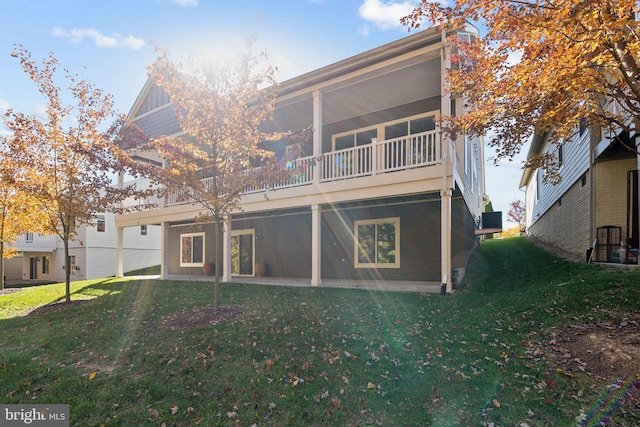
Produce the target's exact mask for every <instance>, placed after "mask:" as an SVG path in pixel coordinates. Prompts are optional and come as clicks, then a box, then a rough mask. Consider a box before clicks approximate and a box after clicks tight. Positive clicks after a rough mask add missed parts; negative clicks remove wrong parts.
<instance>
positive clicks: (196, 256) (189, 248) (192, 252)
mask: <svg viewBox="0 0 640 427" xmlns="http://www.w3.org/2000/svg"><path fill="white" fill-rule="evenodd" d="M203 262H204V233H189V234H181V235H180V267H202V264H203Z"/></svg>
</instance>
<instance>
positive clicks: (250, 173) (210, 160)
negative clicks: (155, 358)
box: [150, 51, 292, 308]
mask: <svg viewBox="0 0 640 427" xmlns="http://www.w3.org/2000/svg"><path fill="white" fill-rule="evenodd" d="M260 59H261V56H256V55H254V54H252V53H251V52H250V51H249V53H246V54H245V55H241V56H239V57H237V58H236V62H235V63H233V62H227V63H226V64H225V65H222V66H216V65H209V66H207V65H204V64H203V63H202V62H195V61H192V62H191V63H190V64H188V65H185V64H183V63H181V62H177V61H171V60H169V58H168V55H167V54H166V52H165V55H164V56H163V57H162V58H160V59H159V60H158V61H156V63H154V64H153V65H152V66H151V67H150V70H151V71H150V75H151V78H152V79H153V81H154V83H155V84H156V85H157V86H159V87H160V88H162V89H163V90H164V91H165V92H166V93H167V94H168V95H169V98H170V100H171V102H172V104H173V106H174V110H175V113H176V115H177V118H178V122H179V124H180V127H181V129H182V131H183V134H182V135H181V136H162V137H159V138H155V139H153V140H152V141H151V146H152V147H151V148H153V149H155V150H157V151H158V153H159V154H160V156H161V157H162V158H163V159H165V163H166V168H164V169H163V170H161V171H160V176H156V177H155V179H158V178H163V181H162V182H161V184H162V185H163V186H164V187H165V188H166V189H167V190H168V191H172V192H176V193H178V194H181V195H182V197H183V199H184V200H189V201H193V202H196V203H199V204H201V205H202V207H203V210H204V213H203V214H202V215H199V216H198V217H197V218H196V221H199V222H213V224H214V230H215V231H214V233H215V242H216V244H215V249H214V260H215V265H216V266H217V268H216V269H215V285H214V299H213V306H214V308H218V307H219V301H220V295H219V293H220V290H219V289H220V272H221V268H220V266H221V265H222V250H221V242H222V226H223V224H224V221H227V220H228V219H229V216H230V214H231V213H232V212H234V211H236V210H239V209H240V207H239V203H240V197H241V195H242V193H244V192H245V191H246V190H247V189H248V188H252V187H253V188H255V187H257V188H263V187H265V186H268V185H269V183H275V182H277V181H279V180H282V179H283V178H284V177H285V176H286V174H287V173H290V172H292V171H291V170H289V171H287V170H286V168H283V167H282V166H281V165H279V164H278V162H277V161H276V159H275V158H274V156H273V152H271V151H269V150H266V149H264V148H262V146H261V143H262V142H264V141H273V140H278V139H284V138H292V135H291V134H288V133H287V134H283V133H273V132H269V131H266V130H264V129H263V128H262V127H261V125H263V124H264V123H265V122H266V121H268V119H270V118H271V115H272V113H273V110H274V106H275V100H276V95H277V92H276V90H277V82H276V79H275V77H274V72H275V69H274V68H271V67H268V68H266V69H262V70H258V69H257V67H258V65H259V62H260ZM256 166H260V167H256ZM152 178H154V177H152Z"/></svg>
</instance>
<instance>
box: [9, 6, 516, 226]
mask: <svg viewBox="0 0 640 427" xmlns="http://www.w3.org/2000/svg"><path fill="white" fill-rule="evenodd" d="M417 3H418V2H417V0H395V1H390V0H20V1H16V0H0V70H1V74H0V75H1V76H2V77H1V78H0V113H1V112H4V110H6V109H7V108H13V109H15V110H17V111H21V112H24V113H36V114H37V113H38V112H39V111H41V110H42V107H43V103H44V101H43V99H42V98H40V96H39V95H38V93H37V92H36V91H35V85H34V84H33V83H32V82H31V81H30V80H29V79H28V78H27V76H26V74H25V73H24V72H22V70H21V68H20V65H19V63H18V61H17V60H16V59H15V58H12V57H11V56H10V53H11V51H12V50H13V49H14V45H16V44H22V45H24V46H25V48H27V49H28V50H30V51H31V52H32V54H33V58H34V59H35V60H37V61H40V60H41V59H43V58H45V57H46V56H47V55H48V53H49V52H53V53H54V55H55V56H56V58H57V59H58V60H59V61H60V63H61V68H67V69H69V70H70V71H71V72H73V73H77V74H78V75H79V77H80V78H85V79H88V80H91V81H92V82H93V83H95V84H96V86H97V87H99V88H101V89H103V90H104V91H106V92H108V93H111V94H112V95H113V96H114V98H115V101H116V108H117V110H118V111H119V112H121V113H127V112H128V111H129V109H130V108H131V106H132V104H133V102H134V101H135V98H136V96H137V95H138V93H139V92H140V90H141V89H142V86H143V85H144V82H145V81H146V78H147V75H146V67H147V66H148V65H149V64H151V63H152V62H153V60H154V59H155V58H156V56H157V52H156V51H155V50H154V46H159V47H162V48H168V49H169V50H170V51H171V53H172V54H176V55H190V56H203V55H213V56H216V55H220V54H224V53H225V52H228V51H229V50H233V49H234V48H239V47H241V46H242V43H243V40H244V39H245V38H246V37H247V36H248V35H249V34H255V35H256V37H257V42H256V47H257V49H258V50H260V51H265V52H266V53H267V55H268V58H269V63H270V64H272V65H276V66H277V67H278V69H279V74H278V79H279V80H280V81H283V80H286V79H288V78H291V77H295V76H297V75H300V74H302V73H305V72H308V71H311V70H314V69H316V68H319V67H322V66H325V65H328V64H331V63H333V62H336V61H339V60H342V59H345V58H348V57H350V56H353V55H356V54H358V53H361V52H364V51H367V50H369V49H373V48H375V47H377V46H380V45H382V44H385V43H389V42H392V41H394V40H398V39H400V38H402V37H406V36H407V35H408V31H407V29H406V28H404V27H402V26H400V24H399V22H398V20H399V17H401V16H404V15H406V14H407V13H409V12H410V11H411V10H412V7H413V6H415V5H416V4H417ZM5 131H6V130H5V129H4V128H3V127H2V125H0V132H5ZM493 154H494V153H493V152H492V151H491V150H489V149H487V150H486V151H485V156H486V157H487V158H490V157H491V156H492V155H493ZM525 154H526V153H525ZM520 175H521V166H520V161H519V160H516V161H515V162H506V161H503V162H501V165H500V166H498V167H496V166H493V164H492V163H491V162H490V161H487V164H486V184H487V193H488V194H489V196H490V198H491V200H492V201H493V206H494V209H495V210H502V211H503V219H504V220H505V221H506V213H507V211H508V204H509V202H510V201H512V200H515V199H518V198H520V199H522V198H523V194H522V192H520V191H519V190H518V188H517V187H518V183H519V180H520Z"/></svg>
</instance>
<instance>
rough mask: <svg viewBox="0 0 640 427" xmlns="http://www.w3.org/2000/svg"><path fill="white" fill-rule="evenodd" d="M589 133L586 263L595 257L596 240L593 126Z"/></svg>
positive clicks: (599, 131) (600, 131)
mask: <svg viewBox="0 0 640 427" xmlns="http://www.w3.org/2000/svg"><path fill="white" fill-rule="evenodd" d="M590 132H591V135H590V136H589V243H590V244H591V256H590V257H589V259H587V260H586V261H587V263H590V261H591V260H592V259H594V258H597V254H598V253H597V252H596V253H595V255H594V251H596V240H595V237H594V236H595V227H596V215H595V163H596V159H595V151H594V147H595V146H596V144H597V142H599V141H596V135H594V132H593V128H592V129H590ZM597 135H600V137H602V128H600V127H598V132H597Z"/></svg>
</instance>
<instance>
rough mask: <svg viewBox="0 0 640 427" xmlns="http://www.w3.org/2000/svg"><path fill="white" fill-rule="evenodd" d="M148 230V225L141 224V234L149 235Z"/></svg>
mask: <svg viewBox="0 0 640 427" xmlns="http://www.w3.org/2000/svg"><path fill="white" fill-rule="evenodd" d="M147 232H148V230H147V226H146V225H141V226H140V235H141V236H146V235H147Z"/></svg>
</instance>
